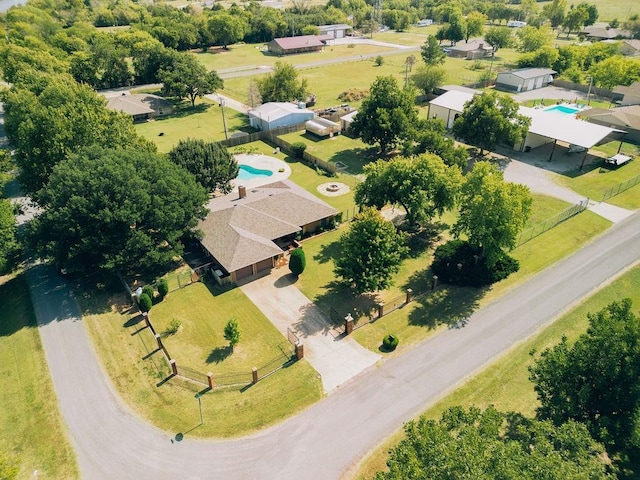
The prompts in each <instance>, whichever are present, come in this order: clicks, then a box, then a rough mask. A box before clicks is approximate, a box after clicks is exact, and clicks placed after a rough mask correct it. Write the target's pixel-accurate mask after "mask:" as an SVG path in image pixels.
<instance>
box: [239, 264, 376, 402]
mask: <svg viewBox="0 0 640 480" xmlns="http://www.w3.org/2000/svg"><path fill="white" fill-rule="evenodd" d="M293 281H294V277H293V275H292V274H291V272H290V271H289V269H288V268H287V267H286V266H285V267H282V268H279V269H275V270H273V272H272V273H271V275H267V276H265V277H262V278H259V279H257V280H254V281H252V282H249V283H247V284H245V285H242V286H241V287H240V288H241V289H242V291H243V292H244V293H245V295H247V297H249V299H250V300H251V301H252V302H253V303H254V304H255V305H256V306H257V307H258V308H259V309H260V311H261V312H262V313H264V314H265V316H266V317H267V318H268V319H269V320H271V323H273V325H274V326H275V327H276V328H277V329H278V330H279V331H280V332H281V333H282V334H283V335H284V336H285V337H286V336H287V328H289V329H291V330H292V331H293V332H294V333H295V334H296V335H297V336H298V338H299V339H300V341H301V342H302V343H303V345H304V358H306V359H307V361H308V362H309V364H310V365H311V366H312V367H313V368H314V369H315V370H316V371H317V372H318V373H319V374H320V376H321V377H322V387H323V389H324V391H325V392H326V393H331V392H332V391H334V390H335V389H336V388H337V387H339V386H340V385H343V384H344V383H346V382H347V381H349V380H350V379H351V378H353V377H355V376H356V375H358V374H359V373H360V372H362V371H364V370H366V369H367V368H369V367H371V366H372V365H374V364H375V363H376V362H377V361H378V360H379V359H380V355H377V354H375V353H373V352H370V351H369V350H367V349H365V348H363V347H362V346H360V345H359V344H358V342H356V341H355V340H353V339H352V338H350V337H346V336H340V335H338V333H337V332H336V331H335V330H332V329H331V323H330V322H329V320H328V319H327V318H326V317H325V316H324V314H323V313H322V311H320V309H319V308H318V307H316V306H315V305H314V304H313V303H312V302H311V301H310V300H309V299H308V298H307V297H305V296H304V295H303V294H302V292H300V290H298V288H297V287H296V286H295V285H294V283H293Z"/></svg>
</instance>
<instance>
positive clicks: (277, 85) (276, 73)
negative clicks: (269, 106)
mask: <svg viewBox="0 0 640 480" xmlns="http://www.w3.org/2000/svg"><path fill="white" fill-rule="evenodd" d="M256 83H257V84H258V91H259V92H260V97H261V98H262V101H263V102H264V103H267V102H290V101H294V100H305V99H306V98H307V93H308V87H307V79H306V78H303V79H302V80H300V81H298V72H297V71H296V69H295V68H293V65H291V64H290V63H286V62H276V64H275V65H274V67H273V72H272V73H270V74H268V75H266V76H265V77H263V78H261V79H258V80H256Z"/></svg>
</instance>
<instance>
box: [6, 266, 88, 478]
mask: <svg viewBox="0 0 640 480" xmlns="http://www.w3.org/2000/svg"><path fill="white" fill-rule="evenodd" d="M0 311H1V312H2V315H1V317H2V320H1V321H0V452H3V453H5V454H7V455H9V456H11V457H13V458H14V459H15V460H16V461H17V464H18V466H19V474H18V478H25V479H26V478H35V477H34V476H33V475H34V472H36V471H37V472H38V473H37V476H38V477H39V478H55V479H71V478H78V476H79V475H78V467H77V465H76V460H75V453H74V451H73V448H72V447H71V443H70V442H69V438H68V437H67V430H66V426H65V424H64V420H63V419H62V415H61V414H60V412H59V410H58V400H57V398H56V395H55V392H54V390H53V384H52V383H51V379H50V378H49V369H48V366H47V361H46V359H45V356H44V352H43V350H42V344H41V343H40V335H39V333H38V328H37V326H36V320H35V317H34V314H33V309H32V307H31V299H30V297H29V288H28V286H27V283H26V279H25V276H24V273H20V274H18V275H16V276H14V277H0Z"/></svg>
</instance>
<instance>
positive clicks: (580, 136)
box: [516, 107, 626, 170]
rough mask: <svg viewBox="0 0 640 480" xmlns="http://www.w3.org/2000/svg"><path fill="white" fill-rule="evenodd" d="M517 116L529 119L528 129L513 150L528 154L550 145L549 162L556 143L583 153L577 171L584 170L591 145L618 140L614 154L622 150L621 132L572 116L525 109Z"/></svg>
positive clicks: (622, 133)
mask: <svg viewBox="0 0 640 480" xmlns="http://www.w3.org/2000/svg"><path fill="white" fill-rule="evenodd" d="M519 112H520V113H521V114H522V115H526V116H527V117H529V118H531V126H530V127H529V131H528V133H527V136H526V137H525V139H524V140H523V142H522V144H521V146H520V148H519V149H518V148H516V149H517V150H520V151H523V150H530V149H532V148H536V147H539V146H542V145H545V144H548V143H552V142H553V147H552V149H551V154H550V155H549V161H551V159H552V158H553V154H554V152H555V149H556V145H557V143H558V141H561V142H564V143H567V144H569V147H570V148H572V147H574V148H575V147H579V149H580V150H581V151H582V149H584V156H583V157H582V163H581V164H580V170H582V167H583V166H584V161H585V159H586V157H587V153H588V152H589V149H590V148H592V147H593V146H595V145H599V144H602V143H606V142H607V141H612V140H620V145H619V147H618V152H619V151H620V148H622V142H623V137H624V134H625V133H626V132H625V131H624V130H618V129H616V128H611V127H605V126H603V125H595V124H593V123H589V122H585V121H583V120H578V119H577V118H575V117H574V116H572V115H564V114H560V113H555V112H545V111H544V110H537V109H534V108H529V107H520V109H519Z"/></svg>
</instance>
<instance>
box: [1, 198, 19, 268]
mask: <svg viewBox="0 0 640 480" xmlns="http://www.w3.org/2000/svg"><path fill="white" fill-rule="evenodd" d="M17 248H18V242H17V240H16V219H15V216H14V214H13V205H11V202H9V200H6V199H3V198H2V199H0V275H2V274H3V273H4V272H5V271H6V270H7V267H8V265H9V263H10V261H11V259H12V257H13V256H14V254H15V253H16V251H17Z"/></svg>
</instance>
